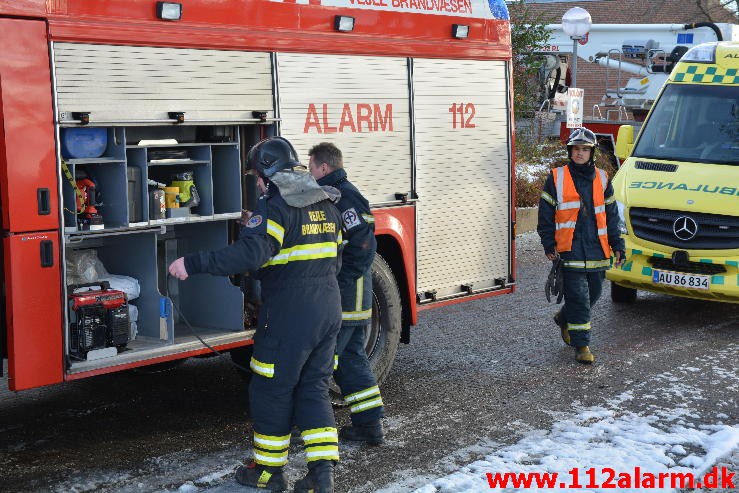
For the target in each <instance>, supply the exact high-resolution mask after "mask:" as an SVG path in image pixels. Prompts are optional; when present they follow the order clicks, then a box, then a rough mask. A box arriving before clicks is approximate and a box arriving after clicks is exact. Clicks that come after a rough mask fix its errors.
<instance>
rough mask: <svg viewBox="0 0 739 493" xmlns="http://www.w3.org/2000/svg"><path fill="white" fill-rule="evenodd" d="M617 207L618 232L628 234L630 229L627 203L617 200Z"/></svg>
mask: <svg viewBox="0 0 739 493" xmlns="http://www.w3.org/2000/svg"><path fill="white" fill-rule="evenodd" d="M616 207H617V208H618V232H619V233H621V234H622V235H627V234H629V231H628V230H627V229H626V204H624V203H623V202H621V201H620V200H617V201H616Z"/></svg>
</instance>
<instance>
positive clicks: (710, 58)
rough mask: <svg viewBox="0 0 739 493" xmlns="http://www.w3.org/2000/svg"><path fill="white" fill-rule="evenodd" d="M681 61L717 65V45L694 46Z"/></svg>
mask: <svg viewBox="0 0 739 493" xmlns="http://www.w3.org/2000/svg"><path fill="white" fill-rule="evenodd" d="M680 61H681V62H699V63H716V43H703V44H699V45H698V46H693V47H692V48H691V49H689V50H688V51H687V52H686V53H685V54H684V55H683V57H682V58H681V59H680Z"/></svg>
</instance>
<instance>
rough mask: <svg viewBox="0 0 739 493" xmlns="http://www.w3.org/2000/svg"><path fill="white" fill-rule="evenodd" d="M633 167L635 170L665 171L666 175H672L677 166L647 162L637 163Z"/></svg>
mask: <svg viewBox="0 0 739 493" xmlns="http://www.w3.org/2000/svg"><path fill="white" fill-rule="evenodd" d="M634 167H635V168H636V169H644V170H648V171H665V172H667V173H674V172H675V171H677V164H669V163H652V162H649V161H637V162H636V164H635V165H634Z"/></svg>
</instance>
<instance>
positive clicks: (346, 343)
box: [308, 142, 384, 445]
mask: <svg viewBox="0 0 739 493" xmlns="http://www.w3.org/2000/svg"><path fill="white" fill-rule="evenodd" d="M308 154H309V155H310V162H309V164H308V170H309V171H310V172H311V174H312V175H313V177H314V178H315V179H316V180H318V183H319V184H320V185H328V186H332V187H336V188H338V189H339V191H340V192H341V200H339V202H338V204H337V206H338V208H339V212H340V213H341V220H342V223H343V228H344V242H345V245H344V251H343V253H342V256H341V271H339V289H340V290H341V305H342V313H341V318H342V323H341V330H340V331H339V337H338V339H337V342H336V354H337V355H338V366H337V367H336V370H335V371H334V380H335V381H336V383H337V385H338V386H339V388H340V389H341V394H342V395H343V396H344V401H345V402H346V403H347V404H348V405H349V409H350V411H351V420H352V424H351V425H347V426H343V427H342V428H341V430H339V437H340V438H342V439H344V440H350V441H356V442H366V443H368V444H370V445H379V444H381V443H382V442H383V441H384V432H383V429H382V423H381V421H380V418H382V417H383V416H384V407H383V402H382V396H381V395H380V389H379V387H378V386H377V380H376V379H375V375H374V373H373V372H372V367H371V366H370V363H369V360H368V359H367V353H366V352H365V349H364V345H365V332H366V329H367V325H368V324H369V322H370V319H371V318H372V261H373V259H374V257H375V251H376V250H377V240H376V239H375V219H374V217H373V216H372V212H371V211H370V206H369V202H368V201H367V199H366V198H364V197H363V196H362V194H361V193H360V192H359V190H358V189H357V187H355V186H354V185H353V184H352V183H351V182H350V181H349V178H348V177H347V174H346V171H345V170H344V159H343V156H342V154H341V150H340V149H339V148H338V147H336V146H335V145H334V144H332V143H330V142H321V143H320V144H317V145H315V146H313V147H312V148H311V150H310V151H309V152H308Z"/></svg>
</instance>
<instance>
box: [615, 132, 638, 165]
mask: <svg viewBox="0 0 739 493" xmlns="http://www.w3.org/2000/svg"><path fill="white" fill-rule="evenodd" d="M633 149H634V127H632V126H631V125H621V126H620V127H618V136H617V137H616V157H618V159H619V161H623V160H624V159H626V158H627V157H629V156H630V155H631V151H632V150H633Z"/></svg>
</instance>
